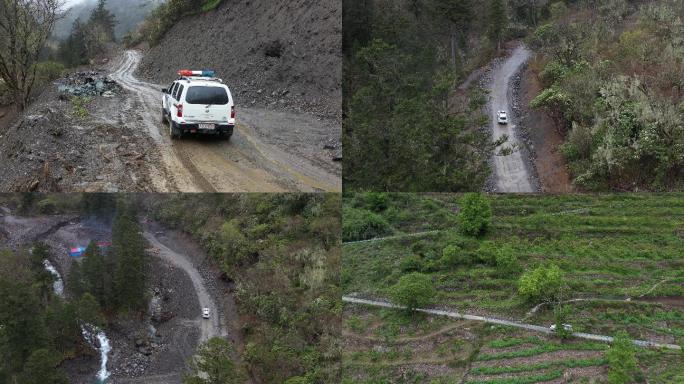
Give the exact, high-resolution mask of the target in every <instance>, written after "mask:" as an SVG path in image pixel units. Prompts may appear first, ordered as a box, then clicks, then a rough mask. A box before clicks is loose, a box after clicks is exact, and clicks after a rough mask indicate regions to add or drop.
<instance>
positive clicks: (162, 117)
mask: <svg viewBox="0 0 684 384" xmlns="http://www.w3.org/2000/svg"><path fill="white" fill-rule="evenodd" d="M161 121H162V124H163V123H166V111H164V108H162V109H161Z"/></svg>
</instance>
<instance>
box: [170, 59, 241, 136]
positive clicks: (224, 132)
mask: <svg viewBox="0 0 684 384" xmlns="http://www.w3.org/2000/svg"><path fill="white" fill-rule="evenodd" d="M178 75H179V76H180V77H179V78H178V79H177V80H176V81H174V82H173V83H172V84H171V86H170V87H169V88H164V89H162V122H168V124H169V133H170V135H171V138H172V139H180V138H181V137H182V136H183V135H185V134H188V133H204V134H214V135H217V136H220V137H223V138H225V139H230V137H231V136H232V135H233V129H234V128H235V104H234V103H233V96H232V95H231V93H230V89H229V88H228V87H227V86H226V85H225V84H223V80H221V79H219V78H217V77H216V76H215V74H214V71H190V70H185V69H184V70H181V71H178Z"/></svg>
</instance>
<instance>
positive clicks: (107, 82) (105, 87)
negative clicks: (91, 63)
mask: <svg viewBox="0 0 684 384" xmlns="http://www.w3.org/2000/svg"><path fill="white" fill-rule="evenodd" d="M56 83H57V89H58V90H59V92H60V93H62V94H65V93H69V94H71V95H74V96H103V97H113V96H114V95H115V94H116V93H118V92H119V91H120V90H121V87H120V86H119V85H118V84H117V82H116V81H114V80H111V79H110V78H108V77H107V76H106V75H103V74H101V73H100V72H98V71H85V72H74V73H72V74H70V75H68V76H67V77H64V78H61V79H59V80H57V81H56Z"/></svg>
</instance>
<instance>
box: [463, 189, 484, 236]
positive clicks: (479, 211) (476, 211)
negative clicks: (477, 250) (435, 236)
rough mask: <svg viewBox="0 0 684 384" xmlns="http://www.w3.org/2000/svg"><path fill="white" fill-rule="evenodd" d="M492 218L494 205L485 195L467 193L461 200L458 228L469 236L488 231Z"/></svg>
mask: <svg viewBox="0 0 684 384" xmlns="http://www.w3.org/2000/svg"><path fill="white" fill-rule="evenodd" d="M491 220H492V206H491V203H490V202H489V199H487V198H486V197H485V196H484V195H482V194H479V193H466V194H465V195H464V196H463V198H462V199H461V201H460V211H459V212H458V228H459V230H460V231H461V233H463V234H465V235H468V236H479V235H481V234H483V233H485V232H486V231H487V228H488V227H489V224H490V222H491Z"/></svg>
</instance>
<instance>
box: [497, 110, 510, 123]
mask: <svg viewBox="0 0 684 384" xmlns="http://www.w3.org/2000/svg"><path fill="white" fill-rule="evenodd" d="M496 120H497V121H498V122H499V124H508V114H507V113H506V111H499V112H497V113H496Z"/></svg>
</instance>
